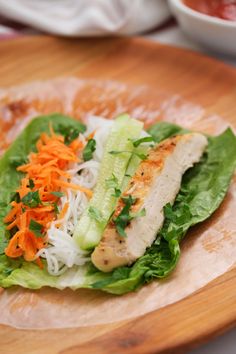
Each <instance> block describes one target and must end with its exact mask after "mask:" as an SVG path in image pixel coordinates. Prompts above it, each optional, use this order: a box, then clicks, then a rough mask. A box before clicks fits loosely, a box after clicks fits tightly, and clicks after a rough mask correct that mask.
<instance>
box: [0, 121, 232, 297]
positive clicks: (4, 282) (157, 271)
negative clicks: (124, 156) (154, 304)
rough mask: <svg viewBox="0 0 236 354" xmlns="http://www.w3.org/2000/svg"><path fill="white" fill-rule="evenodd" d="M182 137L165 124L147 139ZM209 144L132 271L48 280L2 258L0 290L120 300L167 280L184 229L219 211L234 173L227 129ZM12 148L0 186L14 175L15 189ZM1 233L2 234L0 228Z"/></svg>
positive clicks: (77, 271) (29, 266)
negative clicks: (87, 293)
mask: <svg viewBox="0 0 236 354" xmlns="http://www.w3.org/2000/svg"><path fill="white" fill-rule="evenodd" d="M41 119H42V118H41ZM70 121H71V120H70ZM67 122H68V124H69V121H68V119H64V126H66V124H67ZM186 132H187V131H186V130H185V129H182V128H181V127H179V126H177V125H173V124H170V123H167V122H160V123H157V124H155V125H154V126H152V127H151V128H150V129H149V133H150V134H151V135H152V136H153V137H154V139H155V141H157V142H160V141H162V140H163V139H165V138H168V137H170V136H172V135H175V134H184V133H186ZM18 139H19V138H18ZM16 141H17V140H16ZM208 141H209V144H208V148H207V151H206V152H205V154H204V155H203V156H202V159H201V161H200V162H199V163H198V164H196V165H195V166H194V167H193V168H191V169H190V170H188V171H187V172H186V173H185V175H184V176H183V180H182V185H181V190H180V192H179V194H178V196H177V198H176V201H175V203H174V205H173V206H171V205H166V206H165V209H164V212H165V222H164V225H163V227H162V229H161V231H160V232H159V234H158V235H157V238H156V241H155V242H154V244H153V245H152V246H151V247H150V248H149V249H148V250H147V251H146V253H145V254H144V255H143V256H142V257H140V258H139V259H138V260H137V261H136V262H135V263H134V264H133V265H132V266H131V267H119V268H117V269H115V270H114V271H113V272H111V273H102V272H100V271H98V270H97V269H96V268H95V267H94V266H93V265H92V264H91V263H89V264H87V265H86V266H84V267H73V268H71V269H70V270H67V271H66V272H65V273H64V274H62V275H60V276H58V277H53V276H50V275H49V274H48V273H47V270H46V267H44V269H43V270H41V269H40V268H39V267H38V266H37V265H35V264H33V263H28V262H24V261H22V260H11V259H9V258H8V257H6V256H5V255H2V256H0V286H3V287H10V286H12V285H20V286H23V287H26V288H31V289H39V288H41V287H43V286H50V287H55V288H58V289H64V288H66V287H69V288H71V289H78V288H91V289H100V290H103V291H107V292H109V293H113V294H124V293H127V292H130V291H133V290H135V289H137V288H139V287H140V286H141V285H142V284H144V283H147V282H150V281H151V280H152V279H154V278H164V277H166V276H168V274H170V272H172V271H173V269H174V268H175V266H176V264H177V262H178V259H179V257H180V242H181V240H182V238H183V237H184V236H185V235H186V233H187V231H188V230H189V228H191V227H192V226H194V225H196V224H198V223H200V222H203V221H204V220H206V219H207V218H208V217H210V216H211V215H212V214H213V213H214V211H215V210H216V209H217V208H218V207H219V205H220V204H221V202H222V200H223V199H224V196H225V194H226V192H227V189H228V187H229V184H230V180H231V178H232V175H233V173H234V170H235V167H236V137H235V136H234V134H233V132H232V131H231V129H227V130H226V131H225V132H224V133H222V134H221V135H219V136H217V137H209V138H208ZM13 146H14V144H13V145H12V147H11V148H10V149H12V150H11V153H9V151H10V149H9V150H8V155H7V157H6V155H4V157H3V159H5V165H2V164H1V161H0V167H1V176H0V180H1V178H3V177H2V175H5V174H6V172H7V173H9V171H10V172H13V173H12V175H11V176H9V177H8V178H9V179H10V180H11V181H12V184H13V185H14V186H16V185H17V184H18V182H19V178H20V176H18V173H15V172H14V171H11V170H9V166H10V164H11V162H10V161H11V157H12V155H15V156H16V157H17V156H18V153H15V152H14V148H13ZM34 146H35V140H34V141H32V143H31V146H29V147H28V150H27V151H25V154H21V156H22V157H23V158H26V156H27V154H28V152H29V151H31V150H32V149H33V148H34ZM26 152H27V153H26ZM1 186H2V184H0V187H1ZM1 188H2V187H1ZM13 191H14V188H13V187H11V191H10V192H7V193H8V194H7V195H8V198H9V196H10V195H11V193H12V192H13ZM2 203H3V204H2ZM4 203H5V204H6V196H5V197H3V196H2V195H1V194H0V205H5V204H4ZM0 212H1V214H0V217H1V218H2V216H3V215H5V212H6V205H5V207H4V208H3V210H2V209H1V211H0ZM1 230H2V231H4V230H3V226H1ZM4 242H7V241H6V240H5V241H4V238H3V239H2V244H4ZM2 247H3V246H2ZM0 249H1V242H0Z"/></svg>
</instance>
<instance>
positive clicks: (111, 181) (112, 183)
mask: <svg viewBox="0 0 236 354" xmlns="http://www.w3.org/2000/svg"><path fill="white" fill-rule="evenodd" d="M106 186H107V187H108V188H114V194H112V196H113V197H116V198H118V197H119V196H120V195H121V190H120V189H119V188H118V179H117V177H116V176H115V175H114V174H112V177H111V178H108V179H106Z"/></svg>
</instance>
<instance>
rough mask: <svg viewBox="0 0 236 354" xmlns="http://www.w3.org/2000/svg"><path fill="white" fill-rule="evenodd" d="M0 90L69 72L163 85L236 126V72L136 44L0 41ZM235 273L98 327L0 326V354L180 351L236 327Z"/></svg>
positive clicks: (129, 41) (38, 39) (141, 42)
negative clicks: (35, 328) (147, 310)
mask: <svg viewBox="0 0 236 354" xmlns="http://www.w3.org/2000/svg"><path fill="white" fill-rule="evenodd" d="M0 63H1V65H0V78H1V79H0V86H1V87H4V86H5V87H8V86H11V85H16V84H19V83H23V82H28V81H32V80H38V79H49V78H52V77H58V76H68V75H74V76H79V77H82V78H99V79H115V80H118V81H122V82H126V83H129V84H148V85H149V86H150V87H155V88H156V87H161V88H162V90H164V91H168V92H169V93H170V94H175V93H176V92H178V94H180V95H182V96H183V97H184V98H186V99H189V100H191V102H193V103H196V104H199V105H201V106H203V107H204V109H205V110H206V112H207V114H210V113H216V112H217V114H219V115H221V116H222V117H223V118H224V119H226V120H228V121H229V122H230V123H232V124H234V125H235V124H236V118H235V117H236V104H235V102H236V71H235V70H234V69H233V68H231V67H228V66H226V65H224V64H223V63H220V62H217V61H215V60H213V59H211V58H207V57H204V56H202V55H200V54H197V53H194V52H191V51H184V50H181V49H177V48H173V47H168V46H162V45H158V44H153V43H150V42H147V41H144V40H142V39H139V38H137V39H119V38H117V39H114V38H113V39H99V40H98V39H90V40H87V39H86V40H72V39H55V38H51V37H30V38H29V37H25V38H22V39H17V40H11V41H5V42H1V43H0ZM235 276H236V270H235V269H232V270H231V271H229V272H227V273H226V274H224V275H223V276H221V277H219V278H218V279H216V280H214V281H213V282H211V283H209V284H208V285H207V286H206V287H204V288H202V289H201V290H199V291H198V292H196V293H194V294H192V295H191V296H189V297H187V298H185V299H184V300H181V301H179V302H177V303H175V304H172V305H169V306H167V307H165V308H163V309H161V310H158V311H155V312H152V313H150V314H147V315H144V316H142V317H140V318H138V319H136V320H129V321H125V322H119V323H114V324H109V325H100V326H96V327H86V328H75V329H63V330H47V331H42V330H38V331H33V330H27V331H24V330H16V329H13V328H10V327H7V326H0V353H1V354H10V353H17V354H23V353H24V354H28V353H30V354H41V353H43V354H59V353H60V354H75V353H83V354H87V353H92V354H94V353H98V354H99V353H103V354H105V353H113V354H118V353H119V354H120V353H129V354H131V353H132V354H135V353H140V354H141V353H142V354H145V353H173V352H174V353H182V352H186V351H187V350H188V349H189V348H191V347H194V346H197V345H198V344H200V343H203V342H204V341H208V340H209V339H211V338H212V337H214V336H215V335H217V334H219V333H222V332H223V331H225V330H227V329H229V328H231V327H233V326H234V325H235V324H236V282H235Z"/></svg>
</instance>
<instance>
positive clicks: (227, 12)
mask: <svg viewBox="0 0 236 354" xmlns="http://www.w3.org/2000/svg"><path fill="white" fill-rule="evenodd" d="M183 2H184V3H185V4H186V5H187V6H188V7H190V8H191V9H193V10H196V11H198V12H201V13H203V14H206V15H209V16H214V17H219V18H222V19H224V20H229V21H236V1H235V0H183Z"/></svg>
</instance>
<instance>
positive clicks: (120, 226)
mask: <svg viewBox="0 0 236 354" xmlns="http://www.w3.org/2000/svg"><path fill="white" fill-rule="evenodd" d="M122 200H123V202H124V203H125V206H124V207H123V209H122V210H121V212H120V214H119V215H118V216H117V218H115V219H113V222H114V223H115V226H116V231H117V232H118V234H119V235H120V236H121V237H127V235H126V232H125V228H126V226H127V225H128V224H129V222H130V221H131V220H133V219H134V218H137V217H142V216H145V215H146V211H145V209H142V210H141V211H139V212H137V213H133V214H131V213H130V208H131V206H132V205H133V204H135V202H136V200H137V198H133V197H132V196H131V195H129V196H128V197H123V198H122Z"/></svg>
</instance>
